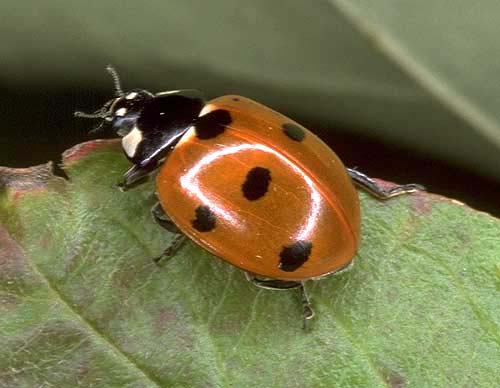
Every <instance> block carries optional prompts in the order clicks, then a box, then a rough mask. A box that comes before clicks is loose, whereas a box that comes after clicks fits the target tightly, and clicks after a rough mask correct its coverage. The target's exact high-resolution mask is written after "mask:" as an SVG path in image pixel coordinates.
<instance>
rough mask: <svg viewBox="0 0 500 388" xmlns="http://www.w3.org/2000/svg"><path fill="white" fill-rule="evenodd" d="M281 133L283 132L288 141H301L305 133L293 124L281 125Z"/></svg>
mask: <svg viewBox="0 0 500 388" xmlns="http://www.w3.org/2000/svg"><path fill="white" fill-rule="evenodd" d="M282 128H283V132H285V135H287V136H288V137H289V138H290V139H292V140H294V141H299V142H300V141H302V140H304V138H305V137H306V133H305V132H304V130H303V129H302V128H301V127H299V126H298V125H297V124H293V123H286V124H283V125H282Z"/></svg>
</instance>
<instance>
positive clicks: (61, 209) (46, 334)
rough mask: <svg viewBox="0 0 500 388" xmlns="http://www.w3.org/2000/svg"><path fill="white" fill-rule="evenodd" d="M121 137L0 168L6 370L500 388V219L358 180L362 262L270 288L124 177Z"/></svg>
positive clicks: (12, 378) (30, 377) (219, 381)
mask: <svg viewBox="0 0 500 388" xmlns="http://www.w3.org/2000/svg"><path fill="white" fill-rule="evenodd" d="M117 144H118V143H116V142H114V141H97V142H91V143H85V144H81V145H79V146H77V147H75V148H73V149H72V150H69V151H68V152H66V154H65V157H64V163H65V167H64V168H65V170H66V173H67V174H68V176H69V178H70V179H69V180H64V179H62V178H60V177H56V176H53V175H52V172H51V165H50V164H47V165H42V166H38V167H33V168H31V169H17V170H15V169H7V168H3V169H1V170H0V185H1V187H2V188H1V191H0V217H1V218H0V219H1V225H0V349H2V351H1V352H0V385H2V386H8V387H33V386H57V387H74V386H77V385H81V386H87V387H89V386H92V387H110V386H116V387H118V386H120V387H156V386H163V387H209V386H211V387H319V386H325V387H332V386H339V387H360V386H363V387H386V386H390V387H403V386H404V387H428V386H434V387H456V386H464V387H465V386H476V387H493V386H498V385H499V377H498V365H500V331H499V326H500V298H499V296H500V295H499V292H500V260H499V257H500V222H499V221H498V220H496V219H494V218H492V217H491V216H489V215H487V214H484V213H478V212H476V211H474V210H472V209H470V208H468V207H466V206H464V205H462V204H460V203H457V202H455V201H452V200H448V199H445V198H442V197H439V196H436V195H432V194H425V193H419V194H416V195H412V196H406V197H400V198H396V199H393V200H391V201H388V202H383V203H382V202H377V201H375V200H373V199H371V198H369V197H367V196H366V195H364V194H361V199H362V211H363V214H364V217H363V225H362V228H363V240H362V244H361V248H360V250H359V253H358V255H357V256H356V258H355V260H354V265H353V266H352V269H351V270H350V271H348V272H345V273H342V274H339V275H338V276H332V277H329V278H326V279H323V280H319V281H315V282H310V283H309V285H308V286H309V290H310V293H311V297H312V302H313V304H314V307H315V310H316V316H315V318H314V321H313V322H312V324H311V327H310V328H309V329H308V330H307V331H303V330H302V328H301V306H300V300H299V295H298V294H297V293H296V292H295V291H289V292H277V291H268V290H261V289H257V288H255V287H253V286H252V285H251V284H249V283H248V282H246V280H245V279H244V276H243V274H242V272H241V271H239V270H237V269H235V268H233V267H232V266H230V265H229V264H226V263H225V262H223V261H221V260H218V259H216V258H214V257H212V256H211V255H209V254H208V253H206V252H204V251H203V250H201V249H200V248H198V247H196V246H194V245H192V244H186V245H185V246H184V247H183V248H182V250H181V251H180V252H179V253H178V255H177V256H176V257H175V258H174V259H172V260H171V261H169V262H168V263H166V264H165V265H163V266H161V267H158V266H156V265H154V264H153V263H152V261H151V260H150V258H151V257H153V256H155V255H156V254H158V253H159V252H161V250H162V248H163V247H165V245H166V244H167V243H168V241H169V240H170V239H172V235H171V234H169V233H167V232H165V231H164V230H161V229H160V228H159V227H158V226H157V225H156V224H155V223H154V222H153V221H152V219H151V217H150V215H149V208H150V206H151V205H152V204H153V203H154V197H153V187H152V182H149V183H147V184H146V185H143V186H140V187H138V188H136V189H134V190H131V191H128V192H125V193H123V192H120V191H119V190H117V189H116V187H115V186H114V185H115V184H116V183H117V182H118V181H119V180H120V178H121V175H122V173H123V172H124V171H125V169H126V168H127V167H128V166H127V162H126V161H125V158H123V156H122V154H121V151H120V150H119V147H117Z"/></svg>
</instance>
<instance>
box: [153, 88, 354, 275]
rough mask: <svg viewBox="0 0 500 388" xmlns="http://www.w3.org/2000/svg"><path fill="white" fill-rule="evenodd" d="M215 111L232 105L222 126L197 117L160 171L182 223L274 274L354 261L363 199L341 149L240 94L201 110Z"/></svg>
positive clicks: (202, 240)
mask: <svg viewBox="0 0 500 388" xmlns="http://www.w3.org/2000/svg"><path fill="white" fill-rule="evenodd" d="M210 112H224V114H225V115H226V117H227V119H228V120H227V122H226V123H225V124H224V126H221V127H220V128H221V130H220V131H216V132H214V133H212V134H211V135H210V136H209V135H208V134H201V135H200V134H199V132H200V129H199V128H197V127H196V126H193V127H192V128H191V129H189V130H188V131H187V132H186V134H185V135H184V136H183V137H182V139H181V140H180V141H179V142H178V143H177V145H176V147H175V152H173V153H172V154H171V155H169V157H168V158H167V160H166V161H165V162H164V164H163V166H162V167H161V169H160V172H159V174H158V176H157V178H156V190H157V194H158V199H159V201H160V203H161V206H162V208H163V209H164V211H165V213H166V214H167V215H168V216H169V217H170V218H171V220H172V221H173V222H174V223H175V224H176V225H177V226H178V227H179V229H180V230H181V231H182V232H183V233H184V234H185V235H187V236H188V237H189V238H190V239H191V240H193V241H194V242H196V243H197V244H198V245H200V246H201V247H203V248H204V249H206V250H208V251H210V252H212V253H213V254H214V255H216V256H218V257H220V258H222V259H224V260H226V261H228V262H229V263H231V264H233V265H235V266H236V267H239V268H241V269H243V270H245V271H249V272H252V273H254V274H256V275H260V276H264V277H269V278H273V279H282V280H299V281H300V280H304V279H310V278H315V277H319V276H322V275H325V274H328V273H332V272H335V271H336V270H338V269H341V268H344V267H345V266H346V265H347V264H349V262H350V261H351V259H352V257H353V256H354V254H355V252H356V248H357V246H358V243H359V232H360V216H359V203H358V196H357V193H356V190H355V188H354V186H353V184H352V181H351V178H350V177H349V176H348V175H347V173H346V169H345V167H344V165H343V164H342V162H341V161H340V159H339V158H338V157H337V156H336V155H335V153H333V151H331V149H330V148H328V146H326V145H325V144H324V143H323V142H322V141H321V140H320V139H319V138H318V137H317V136H315V135H314V134H313V133H312V132H310V131H308V130H307V129H305V128H304V127H302V126H300V125H299V124H297V123H295V122H293V121H292V120H290V119H288V118H287V117H285V116H283V115H281V114H279V113H277V112H274V111H273V110H271V109H269V108H267V107H265V106H263V105H261V104H258V103H256V102H254V101H252V100H249V99H247V98H244V97H241V96H224V97H220V98H217V99H215V100H212V101H209V102H208V103H207V105H206V106H205V107H204V108H203V111H202V113H201V116H203V115H205V114H207V113H210ZM213 124H215V125H217V123H212V125H213ZM202 130H203V129H202ZM209 130H210V131H211V130H212V129H211V128H210V129H209ZM289 132H291V134H290V133H289Z"/></svg>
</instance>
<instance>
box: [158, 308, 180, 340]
mask: <svg viewBox="0 0 500 388" xmlns="http://www.w3.org/2000/svg"><path fill="white" fill-rule="evenodd" d="M176 320H177V315H176V314H175V311H173V310H166V309H162V310H160V312H159V314H158V315H157V316H156V317H155V319H154V321H153V326H154V331H155V333H156V334H157V335H161V334H163V332H164V331H165V330H168V327H169V324H170V323H171V322H174V321H176Z"/></svg>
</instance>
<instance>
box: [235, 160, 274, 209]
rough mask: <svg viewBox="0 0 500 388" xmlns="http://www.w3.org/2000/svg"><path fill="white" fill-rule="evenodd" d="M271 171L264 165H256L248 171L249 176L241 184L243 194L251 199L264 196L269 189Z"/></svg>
mask: <svg viewBox="0 0 500 388" xmlns="http://www.w3.org/2000/svg"><path fill="white" fill-rule="evenodd" d="M270 182H271V172H270V171H269V170H268V169H267V168H264V167H254V168H252V169H251V170H250V171H248V174H247V178H246V180H245V182H244V183H243V185H242V186H241V191H243V195H244V196H245V198H246V199H248V200H249V201H255V200H257V199H259V198H262V197H263V196H264V195H265V194H266V193H267V190H268V189H269V183H270Z"/></svg>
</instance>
